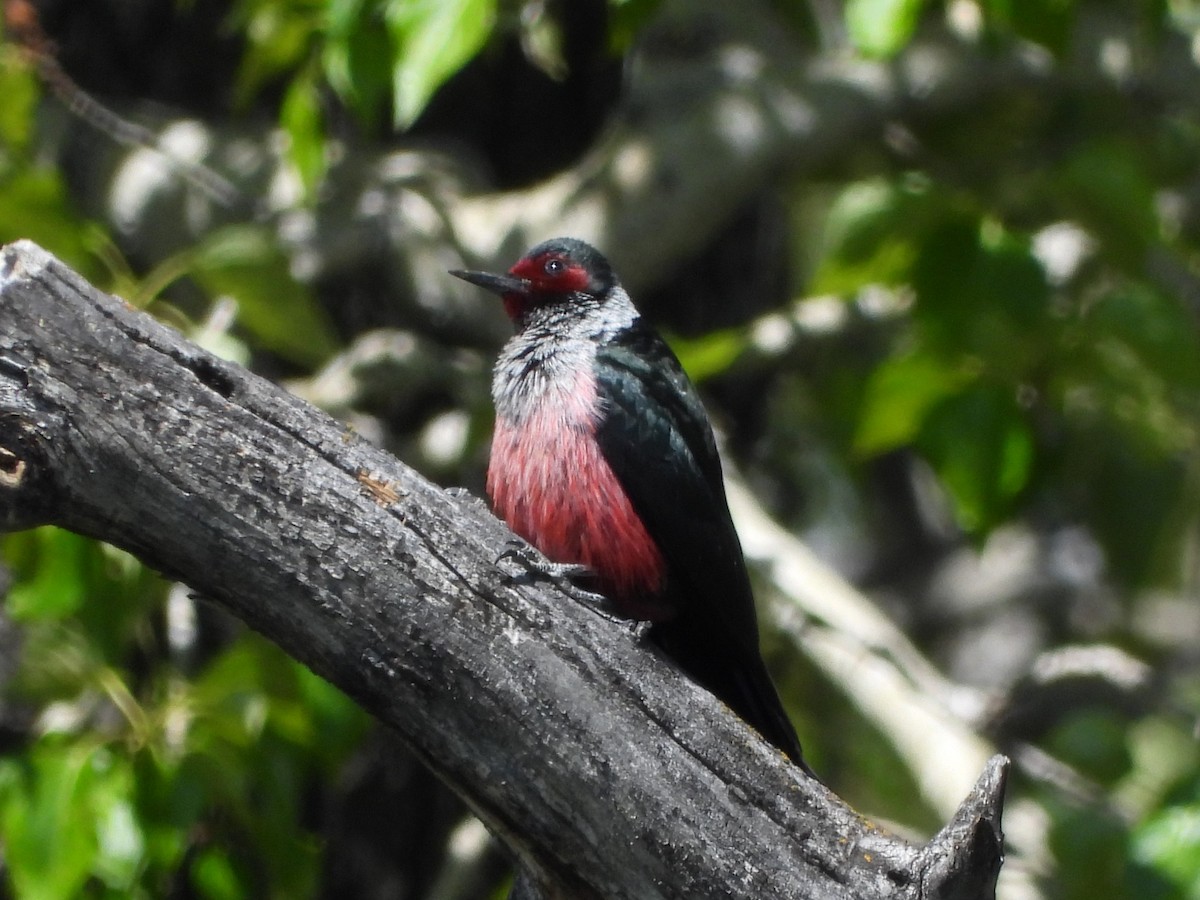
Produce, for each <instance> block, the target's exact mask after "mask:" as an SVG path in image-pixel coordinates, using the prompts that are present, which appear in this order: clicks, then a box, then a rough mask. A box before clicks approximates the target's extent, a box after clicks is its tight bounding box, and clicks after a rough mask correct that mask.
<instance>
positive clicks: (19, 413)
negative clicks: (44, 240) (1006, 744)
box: [0, 242, 1007, 900]
mask: <svg viewBox="0 0 1200 900" xmlns="http://www.w3.org/2000/svg"><path fill="white" fill-rule="evenodd" d="M44 523H51V524H55V525H59V526H62V527H64V528H68V529H70V530H72V531H77V532H80V533H82V534H87V535H90V536H92V537H96V538H99V539H102V540H105V541H109V542H111V543H113V544H115V545H117V546H120V547H123V548H125V549H127V550H129V551H131V552H133V553H134V554H136V555H137V556H138V557H140V558H141V559H142V560H144V561H145V562H146V563H147V564H149V565H151V566H153V567H155V568H157V569H159V570H161V571H163V572H165V573H169V574H170V575H171V576H172V577H175V578H179V579H181V580H183V581H185V582H186V583H188V584H189V585H191V586H193V588H194V589H196V590H197V591H199V592H200V593H201V594H203V595H204V596H205V597H208V598H210V599H211V600H212V601H213V602H215V603H217V604H219V605H221V606H223V607H225V608H227V609H229V610H230V611H232V612H233V613H234V614H235V615H237V616H239V617H240V618H242V619H243V620H245V621H246V622H247V623H248V624H249V625H250V626H252V627H253V628H255V629H257V630H258V631H260V632H262V633H263V634H264V635H266V636H267V637H269V638H270V639H271V640H273V641H275V642H277V643H278V644H279V645H280V646H281V647H283V648H284V649H285V650H286V651H287V652H289V653H290V654H292V655H293V656H294V657H296V658H297V659H299V660H300V661H302V662H304V663H305V664H306V665H308V666H309V667H311V668H312V669H313V671H315V672H317V673H318V674H320V675H322V676H323V677H325V678H327V679H328V680H329V681H331V682H333V683H334V684H336V685H337V686H339V687H340V688H342V689H343V690H345V691H346V692H347V693H348V694H350V695H351V696H352V697H354V698H355V699H356V700H357V701H358V702H359V703H360V704H362V706H363V707H364V708H366V709H367V710H369V711H370V712H371V713H372V714H373V715H375V716H376V717H378V718H379V719H380V720H381V721H383V722H385V723H387V724H388V725H389V726H391V727H392V728H394V729H396V731H397V732H399V734H400V735H401V736H402V737H403V739H404V740H405V741H406V742H407V743H408V744H409V746H410V747H411V748H412V749H413V750H414V752H415V753H416V754H417V755H418V756H419V757H420V758H421V759H422V760H424V761H425V762H426V763H427V764H428V765H429V766H430V767H431V768H432V769H433V770H434V771H436V772H437V773H438V774H439V775H440V776H441V777H442V778H443V779H445V780H446V782H447V783H448V784H449V785H451V786H452V787H453V789H454V790H456V791H457V792H458V793H459V794H461V795H462V796H463V797H464V799H466V801H467V802H468V803H469V804H470V805H471V806H472V808H473V809H474V810H475V811H476V812H477V813H478V814H479V815H480V816H481V817H482V818H483V820H484V821H485V822H486V823H487V824H488V825H489V827H490V828H492V829H493V830H494V831H495V833H497V834H498V835H500V836H501V837H502V838H503V839H504V840H505V841H506V842H507V844H508V845H509V846H510V847H511V848H512V850H513V851H514V853H515V854H517V855H518V856H519V857H520V859H521V860H522V862H523V863H524V864H525V865H526V866H527V867H528V868H529V870H530V871H531V872H533V873H534V875H535V877H537V878H538V879H539V880H540V881H541V882H542V883H543V885H545V886H550V887H552V888H553V889H555V890H556V891H557V892H559V893H560V894H561V895H566V896H570V897H585V898H586V897H603V898H638V900H644V898H654V897H664V898H702V897H714V898H715V897H722V898H724V897H746V898H751V897H754V898H761V897H788V898H830V900H834V898H836V900H845V898H864V900H865V898H884V897H887V898H932V897H937V898H964V900H966V898H970V900H978V898H986V897H991V896H993V893H994V883H995V878H996V874H997V872H998V869H999V866H1000V861H1001V835H1000V811H1001V803H1002V797H1003V784H1004V775H1005V770H1006V765H1007V764H1006V761H1005V760H1003V759H1002V758H999V757H998V758H996V759H994V760H993V761H992V762H991V763H990V764H989V766H988V768H987V770H986V771H985V772H984V774H983V776H982V777H981V779H980V781H979V783H978V785H977V787H976V788H975V790H974V791H973V792H972V793H971V795H970V796H969V797H968V798H967V800H966V801H965V802H964V803H963V805H962V807H961V808H960V810H959V812H958V813H957V814H956V816H955V817H954V819H953V820H952V821H951V823H950V824H949V825H948V826H947V827H946V828H945V829H943V831H942V832H941V833H940V834H939V835H938V836H937V837H935V838H934V840H933V841H931V842H930V843H929V844H928V845H926V846H925V847H914V846H912V845H909V844H907V843H905V842H903V841H900V840H897V839H896V838H894V837H891V836H889V835H887V834H884V833H881V832H880V831H879V830H877V829H876V828H875V827H873V826H872V825H871V824H870V823H869V822H867V821H865V820H864V819H862V818H861V817H860V816H859V815H858V814H856V813H855V812H854V811H853V810H851V809H849V808H848V807H846V806H845V805H844V804H842V803H841V802H840V801H839V800H838V799H837V798H836V797H834V796H833V795H832V794H830V793H829V792H828V791H826V790H825V789H824V788H823V787H821V786H820V785H818V784H816V783H815V782H813V781H812V780H810V779H808V778H806V777H804V776H803V775H802V774H801V773H800V772H799V770H797V769H796V768H795V767H793V766H791V765H790V764H788V763H787V762H786V760H784V758H783V757H782V756H781V755H780V754H778V753H777V752H775V751H774V750H772V749H771V748H770V747H769V746H767V745H766V744H765V743H764V742H762V741H761V740H759V739H758V738H757V737H756V736H755V735H754V734H753V733H752V732H750V731H749V730H748V729H747V728H746V727H745V726H744V725H742V724H741V723H740V722H739V721H738V720H737V719H736V718H734V717H733V716H732V715H731V714H730V713H729V712H728V711H726V710H725V709H724V708H723V707H721V705H720V704H719V703H717V702H716V701H715V700H714V699H713V698H711V697H710V696H709V695H708V694H706V693H704V692H703V691H701V690H700V689H699V688H697V687H695V686H694V685H693V684H691V683H690V682H688V681H687V680H686V679H685V678H683V677H682V676H681V675H679V674H678V673H677V672H675V671H674V670H673V669H672V668H671V667H670V666H669V665H668V664H666V663H665V662H664V661H662V660H661V659H659V658H658V657H657V656H655V655H654V654H653V653H652V652H650V651H649V650H648V649H647V647H646V646H644V645H643V644H642V643H641V642H640V641H639V639H638V637H637V636H636V634H634V633H633V632H632V631H631V630H630V629H629V628H628V627H627V626H626V625H624V624H622V623H618V622H612V621H609V620H607V619H604V618H602V617H600V616H598V615H596V614H595V613H594V612H592V611H591V610H589V609H587V608H585V607H584V606H583V605H581V604H578V603H575V602H572V601H571V600H570V599H569V598H568V597H567V596H566V595H564V594H563V593H561V592H560V591H559V590H558V589H556V588H555V587H553V586H551V585H544V584H514V583H512V582H511V580H509V579H506V577H505V575H504V573H503V572H502V571H500V570H499V569H497V567H496V566H495V564H494V561H495V559H496V556H497V553H498V550H499V548H502V547H503V546H504V544H505V542H506V540H508V539H509V538H510V537H511V535H510V534H509V532H508V531H507V530H506V529H505V528H504V527H503V526H502V525H501V524H500V523H499V522H498V521H497V520H496V519H494V518H493V517H492V516H491V515H489V514H488V513H487V511H486V509H485V508H484V507H483V505H482V504H480V503H479V502H477V501H475V500H472V499H471V498H469V497H463V496H454V495H451V494H448V493H446V492H444V491H442V490H440V489H438V488H437V487H435V486H433V485H431V484H430V483H428V482H427V481H425V480H424V479H422V478H421V477H420V476H419V475H417V474H416V473H414V472H412V471H411V470H409V469H407V468H405V467H404V466H403V465H402V464H401V463H399V462H398V461H397V460H395V459H394V458H392V457H390V456H388V455H387V454H386V453H384V452H382V451H380V450H378V449H377V448H375V447H373V446H371V445H369V444H368V443H367V442H366V441H365V440H363V439H361V438H359V437H358V436H356V435H355V434H353V433H352V432H350V431H348V430H347V429H346V428H345V427H344V426H343V425H341V424H340V423H338V422H336V421H334V420H333V419H331V418H330V417H328V416H327V415H325V414H323V413H321V412H320V411H318V410H316V409H315V408H313V407H311V406H309V405H307V404H305V403H303V402H302V401H300V400H298V399H296V398H294V397H292V396H290V395H288V394H287V393H285V392H284V391H282V390H280V389H279V388H278V387H276V386H274V385H272V384H269V383H267V382H265V381H263V380H262V379H260V378H257V377H256V376H254V375H252V374H250V373H249V372H247V371H246V370H244V369H242V368H240V367H239V366H236V365H233V364H231V363H228V362H224V361H222V360H220V359H217V358H216V357H214V356H212V355H210V354H208V353H206V352H205V351H203V350H201V349H199V348H198V347H196V346H194V345H192V344H190V343H188V342H187V341H185V340H184V339H182V338H181V337H180V336H179V335H178V334H176V333H175V332H173V331H171V330H170V329H168V328H166V327H164V326H162V325H161V324H159V323H158V322H156V321H154V320H153V319H151V318H149V317H148V316H146V315H144V314H142V313H139V312H137V311H136V310H133V309H131V308H129V307H128V306H127V305H126V304H124V303H123V302H122V301H121V300H119V299H117V298H114V297H111V296H108V295H105V294H103V293H102V292H100V291H98V290H97V289H95V288H94V287H92V286H91V285H89V284H88V283H87V282H86V281H84V280H83V278H82V277H81V276H79V275H78V274H76V273H74V272H72V271H71V270H70V269H69V268H67V267H66V266H65V265H63V264H62V263H60V262H59V261H58V260H56V259H54V258H53V257H51V256H50V255H48V254H47V253H46V252H45V251H43V250H41V249H40V248H38V247H36V246H35V245H33V244H30V243H28V242H20V243H17V244H13V245H10V246H9V247H7V248H5V249H4V250H3V253H2V255H0V528H4V529H6V530H15V529H23V528H29V527H33V526H36V525H39V524H44Z"/></svg>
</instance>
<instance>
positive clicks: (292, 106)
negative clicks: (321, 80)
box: [279, 68, 325, 197]
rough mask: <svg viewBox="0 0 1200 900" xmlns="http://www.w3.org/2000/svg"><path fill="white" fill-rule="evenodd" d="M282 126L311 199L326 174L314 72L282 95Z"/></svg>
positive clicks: (289, 151)
mask: <svg viewBox="0 0 1200 900" xmlns="http://www.w3.org/2000/svg"><path fill="white" fill-rule="evenodd" d="M279 119H280V124H281V125H282V126H283V129H284V131H286V132H287V136H288V159H289V160H290V161H291V163H292V165H293V166H295V168H296V172H297V173H298V174H299V176H300V182H301V184H303V185H304V191H305V194H306V195H307V196H308V197H312V196H314V194H315V191H316V188H317V186H318V185H319V184H320V183H321V179H322V178H323V177H324V175H325V122H324V118H323V116H322V114H321V98H320V92H319V89H318V87H317V84H316V78H315V76H314V74H313V71H312V69H311V68H310V69H308V70H306V71H305V72H304V73H302V74H301V75H299V76H298V77H296V78H295V79H293V80H292V83H291V84H290V85H289V86H288V89H287V93H285V94H284V96H283V106H282V108H281V109H280V112H279Z"/></svg>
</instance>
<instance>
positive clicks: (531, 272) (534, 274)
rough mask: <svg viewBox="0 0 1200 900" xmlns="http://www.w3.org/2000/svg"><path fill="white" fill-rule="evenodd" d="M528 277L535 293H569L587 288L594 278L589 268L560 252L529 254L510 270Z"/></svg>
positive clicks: (514, 273) (512, 272) (511, 273)
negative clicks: (589, 272)
mask: <svg viewBox="0 0 1200 900" xmlns="http://www.w3.org/2000/svg"><path fill="white" fill-rule="evenodd" d="M508 271H509V274H510V275H516V276H518V277H519V278H524V279H526V280H527V281H528V282H529V283H530V285H532V287H533V291H532V292H533V293H535V294H569V293H571V292H572V291H585V290H587V286H588V283H589V282H590V281H591V280H592V279H591V276H590V275H589V274H588V271H587V269H585V268H584V267H583V266H581V265H579V263H576V262H572V261H571V260H570V259H568V258H567V257H565V256H563V255H562V254H559V253H541V254H539V255H537V256H527V257H526V258H525V259H522V260H520V261H519V262H518V263H517V264H516V265H515V266H513V267H512V268H511V269H509V270H508Z"/></svg>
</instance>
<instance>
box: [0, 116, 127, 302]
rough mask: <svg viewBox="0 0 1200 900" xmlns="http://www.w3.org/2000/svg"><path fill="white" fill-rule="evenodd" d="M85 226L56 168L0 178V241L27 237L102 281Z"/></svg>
mask: <svg viewBox="0 0 1200 900" xmlns="http://www.w3.org/2000/svg"><path fill="white" fill-rule="evenodd" d="M2 105H3V104H2V103H0V106H2ZM85 227H86V223H85V222H84V221H83V220H82V219H81V218H79V216H77V215H76V214H75V211H74V210H73V209H72V208H71V205H70V201H69V200H68V198H67V191H66V186H65V185H64V183H63V180H62V176H61V174H60V173H59V172H57V171H56V170H53V169H23V170H21V171H20V172H19V173H17V174H15V175H13V177H11V178H4V179H0V244H6V243H8V242H10V241H15V240H18V239H20V238H28V239H29V240H31V241H34V242H36V243H37V244H39V245H40V246H42V247H44V248H46V249H47V250H49V251H50V252H51V253H53V254H54V255H55V256H57V257H59V259H61V260H63V262H65V263H67V264H68V265H70V266H71V267H73V268H74V269H76V270H78V271H80V272H82V273H83V274H84V275H85V276H86V277H87V278H89V279H90V280H92V281H101V280H102V279H103V276H104V272H103V271H102V270H100V269H99V268H98V267H97V265H96V260H95V257H94V256H93V255H92V253H91V252H90V250H89V248H88V243H87V240H86V233H85Z"/></svg>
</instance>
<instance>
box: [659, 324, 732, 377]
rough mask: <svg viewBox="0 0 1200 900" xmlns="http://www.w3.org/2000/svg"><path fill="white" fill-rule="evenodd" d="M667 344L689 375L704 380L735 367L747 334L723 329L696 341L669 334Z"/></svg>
mask: <svg viewBox="0 0 1200 900" xmlns="http://www.w3.org/2000/svg"><path fill="white" fill-rule="evenodd" d="M670 344H671V349H672V350H674V351H675V355H676V356H678V357H679V362H680V364H681V365H682V366H683V368H684V371H685V372H687V373H688V376H689V377H690V378H691V379H692V380H693V381H703V380H704V379H705V378H711V377H712V376H713V375H720V374H721V373H722V372H724V371H726V370H728V369H729V367H730V366H732V365H733V364H734V362H735V361H736V360H737V358H738V357H739V356H741V355H742V351H743V350H745V349H746V335H745V333H744V332H743V331H741V330H740V329H737V328H726V329H724V330H722V331H713V332H710V333H709V334H706V335H703V336H702V337H697V338H683V337H677V336H674V335H672V337H671V340H670Z"/></svg>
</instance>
